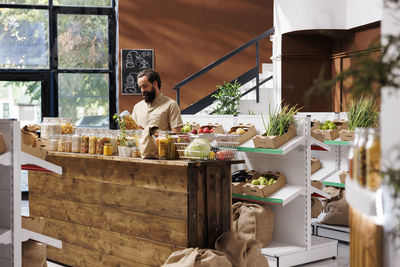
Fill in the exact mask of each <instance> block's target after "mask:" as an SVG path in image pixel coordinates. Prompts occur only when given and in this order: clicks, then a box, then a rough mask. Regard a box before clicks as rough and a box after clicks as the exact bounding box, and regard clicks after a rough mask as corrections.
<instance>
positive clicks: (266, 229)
mask: <svg viewBox="0 0 400 267" xmlns="http://www.w3.org/2000/svg"><path fill="white" fill-rule="evenodd" d="M232 209H233V227H232V230H233V231H235V232H237V233H238V234H239V236H240V238H242V239H255V240H257V241H259V242H260V243H261V245H262V246H263V247H266V246H268V245H269V243H270V242H271V240H272V232H273V229H274V221H275V215H274V213H273V211H272V209H271V208H270V207H268V206H260V205H257V204H249V203H243V202H237V203H235V204H233V206H232Z"/></svg>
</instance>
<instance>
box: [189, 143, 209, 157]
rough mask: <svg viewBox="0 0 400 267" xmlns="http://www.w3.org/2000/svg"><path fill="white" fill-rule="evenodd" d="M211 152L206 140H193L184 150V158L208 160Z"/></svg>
mask: <svg viewBox="0 0 400 267" xmlns="http://www.w3.org/2000/svg"><path fill="white" fill-rule="evenodd" d="M210 151H211V145H210V142H209V141H208V140H207V139H202V138H198V139H195V140H193V141H192V142H191V143H190V144H189V145H188V146H187V147H186V149H185V156H186V157H196V158H208V155H209V154H210Z"/></svg>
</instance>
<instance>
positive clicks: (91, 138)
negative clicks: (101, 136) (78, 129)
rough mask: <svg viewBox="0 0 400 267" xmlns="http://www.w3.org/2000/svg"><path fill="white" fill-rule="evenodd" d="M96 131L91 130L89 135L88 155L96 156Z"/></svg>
mask: <svg viewBox="0 0 400 267" xmlns="http://www.w3.org/2000/svg"><path fill="white" fill-rule="evenodd" d="M96 145H97V131H94V130H92V132H91V133H90V135H89V154H92V155H93V154H96Z"/></svg>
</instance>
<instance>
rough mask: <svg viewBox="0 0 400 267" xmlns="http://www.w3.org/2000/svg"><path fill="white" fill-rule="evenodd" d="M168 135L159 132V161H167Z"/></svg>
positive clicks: (164, 132)
mask: <svg viewBox="0 0 400 267" xmlns="http://www.w3.org/2000/svg"><path fill="white" fill-rule="evenodd" d="M167 134H168V132H167V131H159V132H158V138H157V146H158V159H167Z"/></svg>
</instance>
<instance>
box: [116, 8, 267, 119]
mask: <svg viewBox="0 0 400 267" xmlns="http://www.w3.org/2000/svg"><path fill="white" fill-rule="evenodd" d="M272 15H273V1H272V0H190V1H186V0H169V1H165V0H152V1H149V0H135V1H133V0H120V1H119V49H146V48H150V49H154V54H155V58H154V64H155V69H156V70H157V71H158V72H160V75H161V77H162V80H163V84H162V91H163V93H164V94H165V95H168V96H170V97H172V98H174V99H175V91H174V90H173V87H174V86H175V85H176V84H177V83H179V82H180V81H181V80H183V79H185V78H186V77H188V76H189V75H191V74H193V73H195V72H197V71H199V70H200V69H201V68H203V67H204V66H206V65H208V64H210V63H212V62H213V61H215V60H217V59H219V58H220V57H222V56H223V55H225V54H226V53H228V52H230V51H231V50H233V49H235V48H237V47H239V46H240V45H242V44H244V43H245V42H247V41H249V40H251V39H252V38H254V37H256V36H257V35H259V34H261V33H262V32H264V31H266V30H268V29H269V28H271V27H272V26H273V20H272ZM260 48H261V49H260V55H261V57H262V62H270V59H269V57H270V56H271V54H272V43H271V42H270V41H269V40H265V41H263V42H262V43H261V46H260ZM119 58H120V57H119ZM254 66H255V47H251V48H248V49H247V50H245V52H243V53H242V54H240V55H237V56H235V57H234V58H233V59H231V60H229V61H227V62H225V63H224V64H223V65H221V66H220V67H217V68H216V69H215V70H213V71H211V72H210V73H208V74H206V75H204V76H202V78H199V79H198V80H197V81H194V82H192V83H190V84H188V85H187V86H185V87H183V88H182V89H181V109H183V108H185V107H186V106H188V105H189V104H191V103H193V102H195V101H197V100H199V99H201V98H202V97H204V96H205V95H207V94H209V93H210V92H212V91H214V90H215V89H216V85H217V84H221V83H223V82H224V81H230V80H232V79H234V78H235V77H237V76H238V75H240V74H242V73H243V72H245V71H247V70H249V69H250V68H251V67H254ZM141 99H142V97H141V96H122V95H121V94H120V93H119V110H120V111H122V110H125V109H128V110H129V111H131V110H132V107H133V105H134V104H135V103H137V102H138V101H140V100H141Z"/></svg>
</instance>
